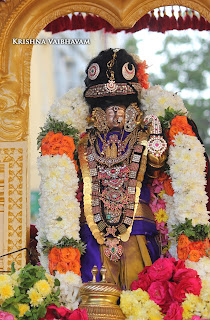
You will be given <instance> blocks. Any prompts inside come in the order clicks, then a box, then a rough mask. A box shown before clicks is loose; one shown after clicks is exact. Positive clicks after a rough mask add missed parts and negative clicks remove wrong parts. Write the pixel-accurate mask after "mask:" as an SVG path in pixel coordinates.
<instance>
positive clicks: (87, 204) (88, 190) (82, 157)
mask: <svg viewBox="0 0 210 320" xmlns="http://www.w3.org/2000/svg"><path fill="white" fill-rule="evenodd" d="M87 140H88V135H86V136H85V137H84V138H83V139H82V140H81V142H80V144H79V147H78V154H79V162H80V168H81V171H82V178H83V184H84V186H83V195H84V214H85V217H86V221H87V224H88V227H89V228H90V230H91V232H92V234H93V236H94V238H95V239H96V240H97V242H98V243H99V244H103V243H104V237H103V236H102V235H101V233H100V231H99V230H98V226H97V224H96V223H95V221H94V220H93V213H92V178H91V176H90V171H89V167H88V161H87V157H86V156H87Z"/></svg>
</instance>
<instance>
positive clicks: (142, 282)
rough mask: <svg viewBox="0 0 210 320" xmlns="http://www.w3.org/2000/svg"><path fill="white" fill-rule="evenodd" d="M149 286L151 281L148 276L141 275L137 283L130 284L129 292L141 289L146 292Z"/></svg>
mask: <svg viewBox="0 0 210 320" xmlns="http://www.w3.org/2000/svg"><path fill="white" fill-rule="evenodd" d="M150 284H151V279H150V277H149V276H148V274H142V275H141V276H140V277H139V280H138V281H133V282H132V283H131V290H137V289H139V288H141V289H142V290H144V291H147V289H148V288H149V286H150Z"/></svg>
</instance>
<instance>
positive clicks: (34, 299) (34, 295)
mask: <svg viewBox="0 0 210 320" xmlns="http://www.w3.org/2000/svg"><path fill="white" fill-rule="evenodd" d="M27 293H28V296H29V298H30V300H31V302H30V304H31V305H32V306H33V307H37V306H38V305H39V304H41V303H42V301H43V297H42V296H41V294H40V293H39V292H38V291H37V290H36V289H34V288H31V289H29V290H28V291H27Z"/></svg>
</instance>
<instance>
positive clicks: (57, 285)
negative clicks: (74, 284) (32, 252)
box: [54, 278, 60, 287]
mask: <svg viewBox="0 0 210 320" xmlns="http://www.w3.org/2000/svg"><path fill="white" fill-rule="evenodd" d="M54 284H55V286H56V287H59V286H60V281H59V280H58V279H57V278H55V282H54Z"/></svg>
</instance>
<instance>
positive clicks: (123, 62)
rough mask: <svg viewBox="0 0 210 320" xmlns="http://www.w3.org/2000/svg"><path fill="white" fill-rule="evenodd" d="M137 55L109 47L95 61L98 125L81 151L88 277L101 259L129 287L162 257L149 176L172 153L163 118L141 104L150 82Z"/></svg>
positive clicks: (88, 92) (93, 97)
mask: <svg viewBox="0 0 210 320" xmlns="http://www.w3.org/2000/svg"><path fill="white" fill-rule="evenodd" d="M136 59H137V58H136V57H135V56H134V55H130V54H128V53H127V52H126V51H125V50H123V49H121V50H117V49H109V50H106V51H102V52H101V53H100V54H99V55H98V56H97V57H96V58H94V59H92V60H91V61H90V63H89V65H88V67H87V70H86V73H87V76H86V79H85V85H86V89H85V92H84V97H85V99H86V102H87V103H88V105H89V106H90V113H91V120H92V126H90V128H89V129H88V130H87V132H86V134H85V135H84V136H83V138H82V139H81V141H80V145H79V150H78V152H79V161H80V167H81V172H82V180H83V194H84V199H83V200H84V201H83V208H84V210H83V211H84V213H83V215H82V219H81V224H82V225H81V239H82V240H83V241H84V242H85V243H86V244H87V248H86V253H85V254H84V256H83V257H82V261H81V263H82V268H81V272H82V279H83V281H84V282H86V281H89V280H91V279H92V275H91V269H92V267H93V265H97V266H98V268H99V269H100V268H101V265H102V264H104V265H105V267H106V269H107V280H108V281H109V282H113V283H116V284H118V285H119V286H120V287H122V288H126V289H129V288H130V285H131V283H132V281H133V280H136V279H137V278H138V273H139V272H141V271H142V270H143V268H144V267H145V266H150V265H151V264H152V263H153V262H154V261H155V260H156V259H158V258H159V256H160V248H159V241H158V232H157V229H156V225H155V221H154V216H153V213H152V211H151V209H150V207H149V205H148V204H149V201H150V191H149V188H148V183H151V180H152V179H153V178H154V177H157V175H158V173H159V171H160V169H161V168H162V167H163V166H164V163H165V160H166V152H167V143H166V141H165V140H164V138H163V136H162V129H161V125H160V122H159V120H158V118H157V117H155V116H154V115H150V116H147V117H146V118H144V116H143V112H142V111H141V105H140V102H139V98H138V97H139V95H140V94H141V90H142V87H145V88H147V86H148V83H147V81H146V80H147V75H146V74H145V69H144V68H140V69H141V70H139V68H138V66H139V65H140V63H139V61H137V60H136Z"/></svg>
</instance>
